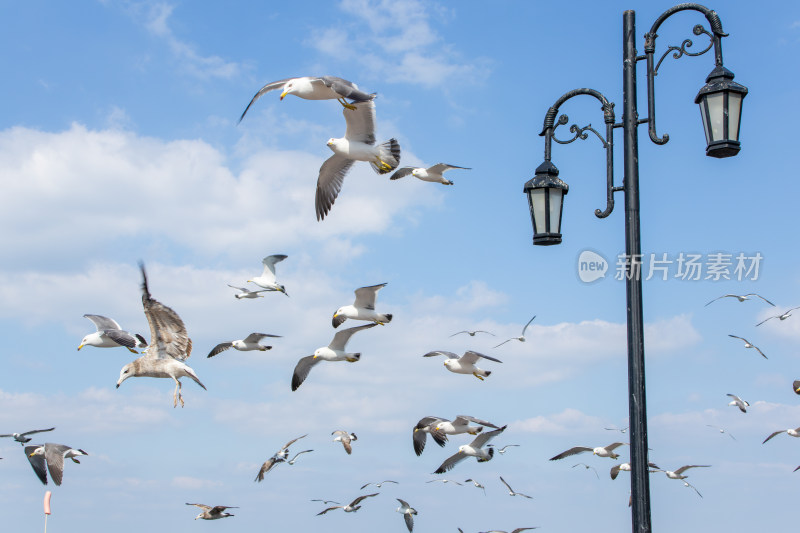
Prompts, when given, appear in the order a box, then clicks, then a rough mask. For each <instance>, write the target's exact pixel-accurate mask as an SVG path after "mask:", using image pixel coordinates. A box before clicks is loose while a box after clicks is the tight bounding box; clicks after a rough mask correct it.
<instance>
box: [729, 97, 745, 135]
mask: <svg viewBox="0 0 800 533" xmlns="http://www.w3.org/2000/svg"><path fill="white" fill-rule="evenodd" d="M741 116H742V95H741V94H739V93H734V92H731V93H729V94H728V121H729V122H728V138H729V139H730V140H732V141H738V140H739V121H740V120H741Z"/></svg>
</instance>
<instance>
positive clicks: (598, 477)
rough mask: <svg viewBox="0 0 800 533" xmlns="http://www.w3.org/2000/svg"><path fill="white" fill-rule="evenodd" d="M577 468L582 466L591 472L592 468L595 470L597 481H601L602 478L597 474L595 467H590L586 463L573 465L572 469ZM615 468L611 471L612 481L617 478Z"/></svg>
mask: <svg viewBox="0 0 800 533" xmlns="http://www.w3.org/2000/svg"><path fill="white" fill-rule="evenodd" d="M576 466H582V467H583V468H584V469H585V470H589V469H590V468H591V469H592V470H594V475H595V476H596V477H597V479H600V476H599V475H598V474H597V469H596V468H595V467H593V466H589V465H587V464H586V463H577V464H574V465H572V468H575V467H576ZM614 468H616V467H614ZM614 468H612V469H611V479H614V478H615V477H617V476H616V475H614Z"/></svg>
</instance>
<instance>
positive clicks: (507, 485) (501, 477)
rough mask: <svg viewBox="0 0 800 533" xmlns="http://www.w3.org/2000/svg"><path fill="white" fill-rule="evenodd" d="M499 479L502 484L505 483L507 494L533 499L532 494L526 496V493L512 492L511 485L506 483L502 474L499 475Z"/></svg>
mask: <svg viewBox="0 0 800 533" xmlns="http://www.w3.org/2000/svg"><path fill="white" fill-rule="evenodd" d="M500 481H502V482H503V485H505V486H506V488H507V489H508V495H509V496H522V497H523V498H528V499H529V500H532V499H533V496H528V495H527V494H522V493H521V492H514V489H512V488H511V485H509V484H508V483H506V480H505V479H503V476H500Z"/></svg>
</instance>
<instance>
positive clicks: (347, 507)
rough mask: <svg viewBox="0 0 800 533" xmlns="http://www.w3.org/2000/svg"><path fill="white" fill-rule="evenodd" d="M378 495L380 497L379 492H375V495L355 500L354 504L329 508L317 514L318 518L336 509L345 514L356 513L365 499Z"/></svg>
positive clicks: (367, 495) (362, 496)
mask: <svg viewBox="0 0 800 533" xmlns="http://www.w3.org/2000/svg"><path fill="white" fill-rule="evenodd" d="M377 495H378V493H377V492H375V493H373V494H364V495H361V496H359V497H358V498H356V499H355V500H353V501H352V502H350V503H348V504H347V505H336V506H335V507H328V508H327V509H325V510H324V511H322V512H319V513H317V516H319V515H321V514H325V513H327V512H328V511H333V510H334V509H341V510H342V511H344V512H345V513H355V512H356V511H358V510H359V509H361V506H360V505H358V504H359V503H361V502H362V501H363V500H364V499H365V498H372V497H373V496H377Z"/></svg>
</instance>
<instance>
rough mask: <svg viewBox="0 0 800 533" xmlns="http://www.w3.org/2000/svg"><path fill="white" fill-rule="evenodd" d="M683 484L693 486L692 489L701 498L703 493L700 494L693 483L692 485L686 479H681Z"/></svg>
mask: <svg viewBox="0 0 800 533" xmlns="http://www.w3.org/2000/svg"><path fill="white" fill-rule="evenodd" d="M683 486H684V487H691V488H693V489H694V491H695V492H696V493H697V495H698V496H700V497H701V498H702V497H703V495H702V494H700V491H699V490H697V488H696V487H695V486H694V485H692V484H691V483H689V482H688V481H686V480H683Z"/></svg>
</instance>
